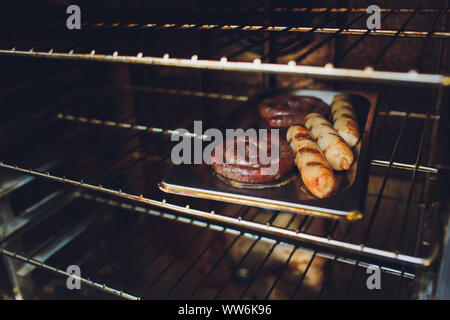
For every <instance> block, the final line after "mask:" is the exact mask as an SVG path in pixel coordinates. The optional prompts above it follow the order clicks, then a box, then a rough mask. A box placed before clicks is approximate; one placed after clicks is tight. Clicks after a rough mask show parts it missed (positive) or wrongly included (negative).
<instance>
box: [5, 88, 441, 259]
mask: <svg viewBox="0 0 450 320" xmlns="http://www.w3.org/2000/svg"><path fill="white" fill-rule="evenodd" d="M158 91H159V90H158ZM201 96H202V97H203V96H206V97H208V96H209V97H210V96H211V95H210V94H203V95H201ZM213 96H214V97H215V95H213ZM218 96H219V97H220V96H222V95H218ZM237 110H240V109H237ZM235 112H236V111H235ZM388 114H389V113H385V116H384V117H385V118H386V116H387V115H388ZM396 115H397V113H396ZM55 118H56V119H55V120H56V121H58V120H59V121H61V120H64V121H67V120H68V121H69V122H70V123H73V124H74V125H83V126H85V127H86V126H87V128H89V127H91V126H94V127H98V126H99V125H102V127H101V129H105V130H107V129H108V128H109V129H111V130H120V132H121V136H122V137H125V138H124V139H122V140H120V145H123V146H127V148H126V150H127V153H128V154H130V153H132V151H133V150H135V149H136V148H137V147H138V146H137V145H135V146H133V145H131V148H130V147H129V146H128V142H129V141H131V140H132V138H133V137H134V136H136V134H137V133H139V132H144V133H150V134H151V135H152V136H153V135H155V134H156V135H157V136H159V135H161V136H164V135H170V133H171V132H173V130H165V129H162V128H155V127H151V126H145V125H142V124H136V123H131V122H126V123H122V122H116V121H109V120H100V119H98V118H88V117H85V116H73V115H67V114H64V113H57V115H56V117H55ZM396 118H397V117H394V119H396ZM400 119H402V120H401V121H402V122H401V123H402V125H401V126H400V131H399V133H398V135H397V140H396V143H395V144H394V146H393V150H392V154H391V157H390V159H388V160H373V161H372V163H373V164H374V166H375V167H378V166H380V167H381V168H383V167H386V168H387V172H386V173H384V178H383V183H382V185H381V188H380V190H379V191H378V192H375V194H374V195H375V196H376V202H375V206H374V208H373V210H372V212H371V213H370V214H369V217H370V221H369V223H368V225H367V226H366V232H365V233H364V237H360V238H359V239H358V238H356V239H354V240H353V241H348V240H346V238H345V236H344V237H343V238H340V239H339V238H337V237H336V238H335V237H332V236H329V235H327V234H326V233H322V234H311V233H307V232H301V228H299V227H293V228H284V227H282V226H279V225H277V224H273V223H270V224H266V223H259V222H257V221H254V220H246V219H244V218H243V217H232V216H229V215H228V214H227V213H226V212H216V211H212V210H204V209H196V208H195V201H194V202H193V203H192V204H189V205H185V204H184V205H182V204H179V203H180V199H177V198H176V197H175V198H173V197H170V196H168V195H161V194H160V193H159V192H158V190H153V188H151V189H150V190H146V192H150V195H149V196H144V194H143V193H142V191H143V190H142V189H141V190H139V188H136V187H135V186H134V183H135V182H137V181H138V180H140V179H142V178H144V177H145V175H144V174H143V173H140V174H138V175H136V176H135V177H134V179H132V183H128V184H127V185H122V186H120V187H117V188H115V187H110V186H107V185H108V184H110V185H111V181H114V178H115V177H117V176H118V175H122V174H123V173H124V172H125V171H127V170H132V169H133V167H135V166H137V165H138V164H139V163H140V162H143V161H145V160H146V158H148V155H147V154H145V153H143V154H141V155H139V156H138V157H137V158H135V159H127V158H126V159H121V160H120V161H118V162H116V163H115V164H113V165H112V166H111V167H109V168H105V172H104V173H103V174H102V173H101V172H100V173H99V172H96V170H95V169H94V171H93V173H91V174H90V173H89V172H88V173H85V175H84V176H83V175H82V176H81V177H80V178H71V177H69V176H68V175H69V174H70V172H69V171H67V170H65V169H59V171H60V172H64V176H62V175H56V174H53V173H50V172H41V171H39V170H35V169H26V168H27V167H29V166H25V165H21V166H19V165H15V164H10V163H8V162H6V161H4V162H0V167H2V168H7V169H10V170H13V171H15V172H20V173H24V174H26V175H31V176H35V177H39V178H44V179H47V180H51V181H56V182H59V183H62V184H64V185H71V186H74V187H78V188H83V189H85V190H88V191H95V192H100V193H102V194H104V195H106V196H113V197H115V198H119V199H123V200H132V201H134V202H137V203H140V204H143V205H149V206H152V207H156V208H160V209H164V210H170V211H172V212H178V213H181V214H183V215H186V216H188V217H193V218H195V219H196V220H205V221H212V222H214V223H219V224H222V225H228V226H230V227H233V228H236V229H238V230H247V231H252V232H257V233H260V234H263V235H266V236H271V237H276V238H280V239H284V241H288V242H292V241H294V242H299V241H300V242H303V243H308V244H311V245H314V246H319V247H321V248H323V249H328V250H330V249H332V250H340V251H341V252H345V253H347V254H348V253H351V254H356V255H358V256H359V255H363V256H366V257H369V258H379V259H383V260H388V261H396V262H404V263H407V264H412V265H421V266H429V265H430V264H431V263H432V262H433V260H434V259H435V257H436V255H437V252H438V246H437V242H435V241H433V243H432V248H431V250H430V251H429V253H428V255H425V256H420V255H411V254H410V253H409V254H408V253H407V252H408V250H405V251H403V252H402V251H397V250H386V249H385V248H387V244H388V243H390V239H388V240H387V243H386V244H384V245H380V244H378V246H370V245H367V241H368V240H369V238H370V232H371V231H372V229H373V224H374V220H375V219H376V214H377V211H378V210H379V204H380V201H381V200H382V198H383V191H384V188H385V186H386V183H387V181H388V180H389V177H390V175H391V174H392V170H393V169H394V168H396V169H401V171H404V172H411V173H412V177H413V178H414V177H416V175H417V174H418V173H419V172H421V173H423V174H427V175H428V174H431V175H433V174H436V173H437V169H436V168H432V167H428V166H420V161H416V163H414V164H405V163H396V164H395V165H394V163H395V162H394V160H395V156H396V153H397V150H398V148H399V144H400V140H401V137H402V134H403V132H404V129H405V127H406V123H407V121H408V119H409V118H408V114H407V113H405V114H404V115H403V117H401V118H400ZM426 119H428V118H426ZM426 119H421V118H419V119H417V118H416V120H421V121H423V120H425V121H426ZM428 131H429V128H427V126H425V128H424V130H423V133H422V137H424V135H425V132H428ZM83 134H84V135H86V136H89V133H87V132H86V131H83ZM192 136H194V134H192ZM423 142H424V141H423V139H422V140H421V143H420V144H419V145H418V147H417V155H418V158H419V159H420V154H421V151H422V149H423ZM43 144H45V142H43ZM62 144H63V145H64V144H67V141H63V142H62ZM116 147H117V146H114V148H113V150H114V149H117V148H116ZM93 148H94V149H95V147H93ZM56 149H57V150H59V151H58V153H61V150H63V149H62V147H61V149H59V148H56ZM113 150H106V152H105V153H104V155H102V158H100V159H106V158H107V157H108V156H109V155H111V154H113ZM25 152H26V153H27V152H28V151H25ZM83 155H84V154H83V153H82V155H81V156H78V157H75V159H77V158H78V159H82V158H83ZM168 156H169V154H168V153H167V154H166V155H165V156H163V157H162V158H160V159H158V160H157V162H156V163H154V164H153V165H154V167H155V168H165V169H164V171H163V172H167V171H166V170H168V168H170V165H169V166H168V163H169V162H170V161H168V160H169V158H168ZM69 158H72V159H73V155H71V156H70V157H69ZM70 162H71V163H73V162H77V160H71V161H70ZM84 166H86V164H84ZM82 167H83V166H82ZM72 171H73V169H72ZM91 175H93V176H94V177H95V176H100V180H96V179H92V178H90V177H91ZM161 178H162V176H161V175H159V176H157V177H152V178H151V179H152V181H153V183H152V185H153V186H156V184H157V183H158V182H159V179H161ZM414 179H416V178H414ZM89 180H90V181H92V183H89ZM94 182H95V183H94ZM113 185H114V183H113ZM413 186H414V184H413ZM133 187H134V190H136V191H137V193H133V192H130V191H127V189H128V188H133ZM132 190H133V189H132ZM155 197H156V199H155ZM158 198H159V199H158ZM166 198H169V199H170V198H173V200H171V201H174V203H170V202H169V201H167V200H166ZM405 200H407V203H411V202H412V201H413V199H412V191H410V194H409V196H408V197H407V198H406V199H405ZM400 201H401V200H400ZM424 205H425V206H426V207H428V206H430V204H426V202H425V203H424ZM409 211H410V210H409V207H407V208H406V209H405V215H406V214H408V212H409ZM416 214H418V213H415V214H414V217H416ZM277 215H278V213H277V212H274V213H272V216H273V217H274V219H275V218H276V217H277ZM397 224H398V222H397ZM394 225H396V223H394ZM352 227H353V226H352V225H351V224H350V225H348V228H350V229H351V228H352ZM361 227H362V226H360V227H359V228H361ZM405 227H406V226H403V228H402V229H403V230H405ZM392 232H393V231H392V230H391V232H390V233H392ZM402 232H403V233H404V231H402ZM389 237H390V236H389Z"/></svg>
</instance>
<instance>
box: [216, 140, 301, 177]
mask: <svg viewBox="0 0 450 320" xmlns="http://www.w3.org/2000/svg"><path fill="white" fill-rule="evenodd" d="M273 139H275V137H274V138H272V134H269V135H268V136H267V138H266V139H255V138H252V137H248V136H239V137H234V138H233V141H229V140H226V141H224V142H223V143H222V144H219V145H218V146H217V147H216V148H215V149H214V151H213V152H212V154H211V156H212V157H211V166H212V168H213V170H214V171H215V172H216V173H217V174H219V175H221V176H222V177H225V178H227V179H230V180H233V181H237V182H241V183H253V184H260V183H269V182H273V181H276V180H277V179H280V178H281V177H283V176H285V175H287V174H288V173H289V172H290V171H291V170H292V168H293V167H294V153H293V152H292V150H291V148H290V147H289V144H288V143H287V142H286V141H285V140H284V139H282V138H280V137H278V136H276V140H273ZM272 140H273V142H274V147H275V148H278V157H277V158H275V159H272V162H271V163H269V164H265V163H263V162H262V159H261V157H260V156H261V154H260V149H263V150H265V152H263V153H265V154H266V155H267V156H268V157H270V156H271V155H272ZM239 142H240V143H243V146H244V153H243V154H239V152H238V146H237V144H238V143H239ZM252 149H253V151H254V152H252ZM272 164H276V166H275V167H274V168H275V170H268V169H269V168H270V167H271V165H272Z"/></svg>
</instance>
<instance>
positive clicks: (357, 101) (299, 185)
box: [159, 90, 377, 221]
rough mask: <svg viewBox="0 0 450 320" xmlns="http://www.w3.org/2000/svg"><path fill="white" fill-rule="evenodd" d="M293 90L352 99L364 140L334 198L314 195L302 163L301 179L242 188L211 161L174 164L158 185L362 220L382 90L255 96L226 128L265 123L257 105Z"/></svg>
mask: <svg viewBox="0 0 450 320" xmlns="http://www.w3.org/2000/svg"><path fill="white" fill-rule="evenodd" d="M279 94H293V95H299V96H313V97H317V98H319V99H321V100H323V101H324V102H326V103H327V104H330V103H331V100H332V99H333V97H334V96H335V95H337V94H344V95H346V96H347V97H348V98H349V99H350V101H351V102H352V104H353V106H354V108H355V111H356V114H357V117H358V120H359V126H360V130H361V139H360V141H359V142H358V144H357V145H356V146H355V147H354V148H353V149H352V150H353V153H354V155H355V161H354V163H353V164H352V167H351V169H350V170H349V171H347V172H336V171H335V176H336V183H337V190H336V192H335V193H334V194H333V195H331V196H330V197H327V198H324V199H318V198H315V197H314V196H312V195H311V194H310V193H309V192H308V191H307V189H306V187H305V186H304V185H303V182H302V180H301V176H300V172H299V171H298V169H297V167H295V168H294V170H293V174H294V175H296V179H292V181H291V182H290V183H287V184H285V185H282V186H278V187H272V188H263V189H250V188H237V187H233V186H231V185H230V184H228V183H226V182H224V181H223V180H222V179H220V178H219V177H217V176H216V175H215V174H214V173H213V171H212V169H211V168H210V166H208V165H206V164H199V165H187V164H181V165H178V166H175V167H174V168H173V170H172V171H171V172H170V173H169V174H168V175H167V176H166V177H165V178H164V179H163V181H162V182H161V183H160V184H159V187H160V189H161V190H162V191H164V192H168V193H173V194H178V195H185V196H190V197H197V198H204V199H212V200H219V201H225V202H232V203H238V204H243V205H249V206H257V207H261V208H268V209H273V210H279V211H281V212H294V213H301V214H309V215H318V216H322V217H328V218H334V219H344V220H349V221H355V220H359V219H361V218H362V217H363V204H364V196H365V193H366V188H367V181H368V166H369V159H370V155H369V150H370V149H369V145H370V142H371V131H372V130H371V129H372V128H373V122H374V116H375V112H376V109H377V94H374V93H367V92H356V91H352V92H340V91H324V90H289V91H278V92H271V93H266V94H262V95H258V96H254V97H252V98H251V99H249V100H248V101H247V102H246V105H245V106H243V107H242V110H243V111H242V113H241V114H240V115H239V116H238V117H235V118H234V119H230V120H229V121H228V122H227V123H226V124H225V127H223V128H222V129H224V128H243V129H247V128H256V129H258V128H261V127H264V125H265V121H264V120H263V119H261V118H260V117H259V114H258V111H257V107H258V105H259V102H260V101H261V100H263V99H265V98H268V97H271V96H275V95H279ZM285 134H286V132H285V130H280V136H282V137H283V138H285Z"/></svg>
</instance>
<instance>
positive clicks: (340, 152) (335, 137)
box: [305, 113, 354, 171]
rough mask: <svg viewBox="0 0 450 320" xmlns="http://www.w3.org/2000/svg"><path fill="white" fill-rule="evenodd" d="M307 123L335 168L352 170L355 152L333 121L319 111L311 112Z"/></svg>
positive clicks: (307, 117)
mask: <svg viewBox="0 0 450 320" xmlns="http://www.w3.org/2000/svg"><path fill="white" fill-rule="evenodd" d="M305 120H306V121H305V125H306V127H307V128H308V129H309V130H310V131H311V134H312V136H313V137H314V138H315V139H316V140H317V144H318V145H319V147H320V148H321V149H322V151H323V153H324V154H325V158H327V160H328V162H329V163H330V165H331V167H332V168H333V169H334V170H338V171H341V170H350V166H351V164H352V163H353V159H354V156H353V152H352V150H351V149H350V148H349V146H348V145H347V144H346V143H345V141H344V140H343V139H342V138H341V137H340V136H339V134H338V133H337V131H336V130H335V129H334V128H333V126H332V125H331V123H330V122H329V121H328V120H327V119H326V118H325V117H324V116H323V115H321V114H319V113H310V114H309V115H307V116H306V118H305Z"/></svg>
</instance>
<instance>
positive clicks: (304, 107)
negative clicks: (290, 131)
mask: <svg viewBox="0 0 450 320" xmlns="http://www.w3.org/2000/svg"><path fill="white" fill-rule="evenodd" d="M258 110H259V114H260V115H261V117H262V118H264V119H265V120H266V121H267V122H268V123H269V125H270V126H271V127H275V128H289V127H290V126H291V125H294V124H302V125H304V123H305V116H306V115H308V114H309V113H311V112H317V113H321V114H323V115H328V114H329V112H330V106H329V105H327V104H326V103H325V102H323V101H322V100H320V99H318V98H316V97H310V96H294V95H281V96H276V97H272V98H268V99H264V100H263V101H261V103H260V105H259V107H258Z"/></svg>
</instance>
